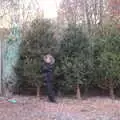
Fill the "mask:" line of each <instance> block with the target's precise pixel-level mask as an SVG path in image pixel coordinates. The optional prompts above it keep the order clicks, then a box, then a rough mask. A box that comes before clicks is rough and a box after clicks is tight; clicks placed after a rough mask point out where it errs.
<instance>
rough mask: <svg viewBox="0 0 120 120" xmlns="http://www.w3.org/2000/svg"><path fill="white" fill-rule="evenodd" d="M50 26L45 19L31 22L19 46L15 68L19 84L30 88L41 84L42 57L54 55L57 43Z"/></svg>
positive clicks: (48, 21) (49, 22)
mask: <svg viewBox="0 0 120 120" xmlns="http://www.w3.org/2000/svg"><path fill="white" fill-rule="evenodd" d="M52 26H53V25H52V23H51V21H50V20H46V19H36V20H34V21H33V22H32V24H31V29H30V30H29V31H28V33H26V36H25V39H24V41H23V43H22V44H21V49H20V53H21V54H20V59H19V61H18V64H17V67H16V68H15V69H16V73H17V75H18V76H19V78H20V83H21V82H22V83H23V84H26V83H27V84H29V85H32V86H40V85H41V84H42V83H43V75H42V73H41V66H42V64H43V56H44V55H46V54H48V53H50V54H53V55H54V54H55V53H56V45H57V41H56V39H55V38H54V32H53V28H52Z"/></svg>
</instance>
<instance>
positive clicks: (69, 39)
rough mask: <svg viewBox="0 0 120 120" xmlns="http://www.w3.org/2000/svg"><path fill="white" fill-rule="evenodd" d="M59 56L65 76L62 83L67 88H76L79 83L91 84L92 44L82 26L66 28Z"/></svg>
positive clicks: (62, 72)
mask: <svg viewBox="0 0 120 120" xmlns="http://www.w3.org/2000/svg"><path fill="white" fill-rule="evenodd" d="M59 56H60V58H59V59H60V61H59V64H60V66H59V67H60V70H61V74H62V75H63V76H64V81H62V85H63V86H64V88H65V89H66V90H67V89H68V90H71V89H72V90H74V88H76V85H77V84H81V85H85V84H90V79H89V78H90V74H91V67H90V44H89V41H88V39H87V38H86V37H85V35H84V34H83V33H82V30H81V29H80V27H72V26H69V27H68V29H66V31H65V34H64V37H63V40H62V42H61V48H60V55H59Z"/></svg>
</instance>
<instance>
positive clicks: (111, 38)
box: [94, 25, 120, 89]
mask: <svg viewBox="0 0 120 120" xmlns="http://www.w3.org/2000/svg"><path fill="white" fill-rule="evenodd" d="M99 33H101V34H99V36H98V37H97V38H96V39H95V41H94V44H95V45H94V60H95V61H94V63H95V70H96V77H97V78H96V80H97V84H98V85H99V86H101V87H102V88H105V89H106V88H108V87H109V82H110V80H111V81H112V83H113V85H114V88H115V87H116V86H117V85H118V84H119V82H120V53H119V52H120V47H119V46H120V33H119V31H118V30H117V29H116V28H115V27H113V26H111V25H108V26H105V27H104V28H103V29H102V31H99Z"/></svg>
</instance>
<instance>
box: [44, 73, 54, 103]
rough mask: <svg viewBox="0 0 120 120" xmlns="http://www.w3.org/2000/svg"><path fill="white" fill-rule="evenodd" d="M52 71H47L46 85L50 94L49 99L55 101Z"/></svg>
mask: <svg viewBox="0 0 120 120" xmlns="http://www.w3.org/2000/svg"><path fill="white" fill-rule="evenodd" d="M52 79H53V77H52V73H50V72H49V73H46V87H47V94H48V99H49V100H50V101H51V102H54V101H55V93H54V90H53V83H52Z"/></svg>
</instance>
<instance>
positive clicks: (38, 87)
mask: <svg viewBox="0 0 120 120" xmlns="http://www.w3.org/2000/svg"><path fill="white" fill-rule="evenodd" d="M37 97H40V86H37Z"/></svg>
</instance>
